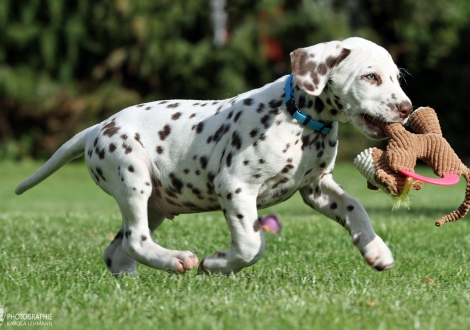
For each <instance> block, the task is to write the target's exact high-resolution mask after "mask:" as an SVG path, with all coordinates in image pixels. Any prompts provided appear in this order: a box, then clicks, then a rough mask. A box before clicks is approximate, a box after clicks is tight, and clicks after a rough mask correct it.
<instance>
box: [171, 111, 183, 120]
mask: <svg viewBox="0 0 470 330" xmlns="http://www.w3.org/2000/svg"><path fill="white" fill-rule="evenodd" d="M179 117H181V112H175V113H174V114H173V115H172V116H171V119H173V120H178V118H179Z"/></svg>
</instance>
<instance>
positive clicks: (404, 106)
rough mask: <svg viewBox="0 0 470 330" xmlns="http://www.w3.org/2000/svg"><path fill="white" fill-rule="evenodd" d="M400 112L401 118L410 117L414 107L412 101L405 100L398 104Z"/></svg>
mask: <svg viewBox="0 0 470 330" xmlns="http://www.w3.org/2000/svg"><path fill="white" fill-rule="evenodd" d="M397 108H398V112H399V113H400V118H403V119H405V118H408V116H409V115H410V113H412V112H413V107H412V106H411V103H410V102H408V101H403V102H401V103H399V104H397Z"/></svg>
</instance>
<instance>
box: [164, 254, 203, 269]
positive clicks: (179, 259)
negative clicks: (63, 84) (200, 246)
mask: <svg viewBox="0 0 470 330" xmlns="http://www.w3.org/2000/svg"><path fill="white" fill-rule="evenodd" d="M198 263H199V260H198V258H197V256H196V255H195V254H194V253H192V252H190V251H180V252H176V253H175V254H174V255H173V256H172V258H171V265H172V267H170V268H169V269H168V270H169V271H176V272H177V273H179V274H184V273H185V272H186V271H188V270H191V269H193V268H195V267H196V266H197V265H198Z"/></svg>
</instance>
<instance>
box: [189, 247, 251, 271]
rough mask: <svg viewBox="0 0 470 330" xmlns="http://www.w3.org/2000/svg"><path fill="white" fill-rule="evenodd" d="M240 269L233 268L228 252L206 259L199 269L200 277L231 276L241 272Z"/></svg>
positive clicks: (215, 254)
mask: <svg viewBox="0 0 470 330" xmlns="http://www.w3.org/2000/svg"><path fill="white" fill-rule="evenodd" d="M241 268H243V267H239V268H236V269H235V268H234V267H232V266H231V265H230V264H229V262H228V260H227V252H226V251H224V252H215V253H214V254H213V255H212V257H206V258H204V259H203V260H202V261H201V263H200V264H199V267H198V269H197V273H198V274H199V275H204V274H207V275H212V274H222V275H230V274H234V273H237V272H239V271H240V269H241Z"/></svg>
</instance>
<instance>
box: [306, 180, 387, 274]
mask: <svg viewBox="0 0 470 330" xmlns="http://www.w3.org/2000/svg"><path fill="white" fill-rule="evenodd" d="M300 194H301V196H302V198H303V200H304V202H305V203H306V204H307V205H309V206H310V207H312V208H313V209H315V210H317V211H318V212H320V213H322V214H324V215H326V216H327V217H329V218H331V219H333V220H335V221H336V222H338V223H339V224H340V225H342V226H343V227H344V228H345V229H346V230H348V231H349V234H350V235H351V238H352V241H353V243H354V245H356V247H357V248H358V249H359V251H360V252H361V254H362V256H363V257H364V258H365V259H366V261H367V263H368V264H369V265H371V266H372V267H374V268H375V269H377V270H379V271H381V270H386V269H389V268H391V267H392V266H393V256H392V252H391V251H390V249H389V248H388V247H387V245H386V244H385V243H384V242H383V241H382V239H381V238H380V237H379V236H378V235H376V234H375V232H374V229H373V228H372V224H371V223H370V219H369V216H368V215H367V213H366V211H365V209H364V207H363V206H362V205H361V203H360V202H359V201H358V200H357V199H355V198H353V197H351V196H350V195H349V194H348V193H346V192H345V191H344V190H343V189H342V188H341V187H340V186H339V185H338V184H337V183H336V182H335V181H334V180H333V175H332V174H331V173H327V174H325V175H322V176H321V178H320V179H319V180H318V181H316V182H314V183H313V184H312V185H310V186H307V187H304V188H301V189H300Z"/></svg>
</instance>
